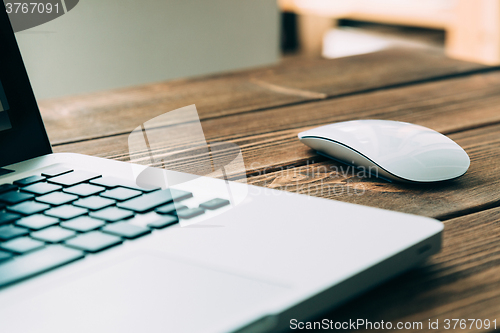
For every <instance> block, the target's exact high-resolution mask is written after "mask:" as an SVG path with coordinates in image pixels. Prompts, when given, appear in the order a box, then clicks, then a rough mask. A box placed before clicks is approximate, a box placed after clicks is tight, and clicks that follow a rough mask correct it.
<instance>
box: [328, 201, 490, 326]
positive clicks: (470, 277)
mask: <svg viewBox="0 0 500 333" xmlns="http://www.w3.org/2000/svg"><path fill="white" fill-rule="evenodd" d="M499 237H500V208H499V207H497V208H494V209H489V210H486V211H482V212H479V213H475V214H471V215H467V216H463V217H460V218H455V219H452V220H449V221H446V222H445V230H444V233H443V249H442V251H441V252H440V253H439V254H437V255H435V256H433V257H431V259H430V260H428V261H427V262H426V263H425V264H423V265H422V266H421V267H419V268H417V269H414V270H413V271H410V272H408V273H406V274H404V275H402V276H400V277H398V278H396V279H393V280H391V281H389V282H387V283H385V284H384V285H382V286H380V287H377V288H376V289H374V290H372V291H370V292H368V293H366V294H365V295H363V296H361V297H359V298H357V299H355V300H352V301H351V302H349V303H347V304H345V305H344V306H342V307H340V308H339V309H337V310H335V311H332V312H330V313H328V314H325V315H324V316H322V317H321V318H329V319H331V320H334V321H341V322H342V321H346V320H347V321H349V319H353V320H356V319H358V318H361V319H367V320H369V321H372V322H375V321H381V320H384V321H385V322H387V321H390V322H392V323H393V324H394V325H396V323H397V322H399V321H402V322H406V321H409V322H422V323H423V330H416V329H415V330H405V332H407V331H408V332H429V331H432V332H445V331H447V332H450V331H453V332H456V331H460V332H472V331H474V332H477V331H479V330H477V329H475V328H474V329H469V325H470V322H469V323H468V324H467V328H466V329H464V330H462V329H456V330H453V329H451V330H445V329H444V326H443V322H444V320H445V319H453V318H457V319H482V320H484V319H490V320H491V321H493V320H495V319H496V320H497V329H500V322H499V321H500V266H499V262H500V248H499V246H498V239H499ZM429 319H430V320H431V321H436V320H439V330H429V329H428V321H429ZM360 331H361V330H360ZM481 331H483V332H484V331H492V329H490V330H484V329H483V330H481Z"/></svg>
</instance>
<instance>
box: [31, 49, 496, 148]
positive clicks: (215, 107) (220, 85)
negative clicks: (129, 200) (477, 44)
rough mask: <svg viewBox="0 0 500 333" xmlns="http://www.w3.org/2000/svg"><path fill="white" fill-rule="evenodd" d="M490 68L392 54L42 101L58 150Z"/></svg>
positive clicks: (427, 55) (433, 56)
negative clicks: (155, 125) (169, 123)
mask: <svg viewBox="0 0 500 333" xmlns="http://www.w3.org/2000/svg"><path fill="white" fill-rule="evenodd" d="M488 68H489V67H486V66H483V65H478V64H474V63H468V62H462V61H457V60H452V59H448V58H445V57H444V56H443V55H442V54H440V53H434V52H431V51H417V50H411V49H393V50H386V51H382V52H377V53H371V54H366V55H360V56H355V57H346V58H340V59H334V60H326V59H300V60H291V61H284V62H283V63H281V64H279V65H277V66H274V67H267V68H261V69H256V70H248V71H243V72H238V73H229V74H224V75H217V76H208V77H202V78H196V79H188V80H176V81H171V82H162V83H156V84H150V85H145V86H140V87H135V88H128V89H121V90H114V91H107V92H100V93H94V94H89V95H82V96H73V97H66V98H60V99H54V100H45V101H40V103H39V104H40V110H41V113H42V116H43V119H44V122H45V126H46V128H47V132H48V135H49V138H50V140H51V142H52V143H53V144H60V143H64V142H75V141H79V140H86V139H91V138H99V137H106V136H112V135H117V134H122V133H126V132H130V131H132V130H133V129H134V128H135V127H136V126H138V125H140V124H141V123H142V122H144V121H146V120H149V119H151V118H154V117H156V116H158V115H161V114H163V113H165V112H168V111H171V110H174V109H177V108H180V107H183V106H187V105H191V104H196V105H197V107H198V112H199V115H200V118H201V119H202V120H203V119H212V118H217V117H222V116H227V115H234V114H241V113H245V112H250V111H254V110H260V109H269V108H273V107H278V106H283V105H291V104H294V103H301V102H306V101H314V100H320V99H327V98H332V97H335V96H341V95H346V94H355V93H359V92H363V91H369V90H374V89H381V88H384V87H391V86H395V85H401V84H408V83H411V82H416V81H422V80H430V79H434V78H439V77H447V76H450V75H460V74H463V73H468V72H471V71H480V70H487V69H488Z"/></svg>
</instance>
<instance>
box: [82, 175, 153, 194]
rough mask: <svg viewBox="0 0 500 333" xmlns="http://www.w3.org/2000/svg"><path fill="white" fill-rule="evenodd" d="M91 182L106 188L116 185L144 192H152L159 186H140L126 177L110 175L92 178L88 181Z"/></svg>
mask: <svg viewBox="0 0 500 333" xmlns="http://www.w3.org/2000/svg"><path fill="white" fill-rule="evenodd" d="M90 183H91V184H95V185H100V186H105V187H107V188H115V187H118V186H121V187H126V188H130V189H132V190H137V191H142V192H144V193H149V192H154V191H158V190H159V189H160V187H159V186H158V187H141V186H138V185H137V184H135V182H133V181H130V180H127V179H120V178H116V177H110V176H104V177H101V178H97V179H93V180H91V181H90Z"/></svg>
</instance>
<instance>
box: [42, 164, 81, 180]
mask: <svg viewBox="0 0 500 333" xmlns="http://www.w3.org/2000/svg"><path fill="white" fill-rule="evenodd" d="M72 171H73V169H70V168H66V167H54V168H50V169H49V170H45V171H44V172H42V176H44V177H47V178H51V177H56V176H60V175H62V174H65V173H68V172H72Z"/></svg>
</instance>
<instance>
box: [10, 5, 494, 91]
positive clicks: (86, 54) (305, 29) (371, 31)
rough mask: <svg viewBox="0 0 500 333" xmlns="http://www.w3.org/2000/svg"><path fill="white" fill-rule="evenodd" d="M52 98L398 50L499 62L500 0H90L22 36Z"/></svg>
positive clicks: (35, 73) (35, 80)
mask: <svg viewBox="0 0 500 333" xmlns="http://www.w3.org/2000/svg"><path fill="white" fill-rule="evenodd" d="M16 38H17V40H18V43H19V46H20V48H21V53H22V55H23V58H24V60H25V63H26V67H27V70H28V74H29V75H30V78H31V82H32V85H33V89H34V91H35V95H36V97H37V98H38V99H47V98H54V97H61V96H67V95H74V94H84V93H89V92H95V91H99V90H106V89H115V88H121V87H128V86H133V85H140V84H144V83H150V82H157V81H164V80H171V79H178V78H186V77H193V76H199V75H207V74H214V73H221V72H228V71H232V70H238V69H246V68H252V67H258V66H265V65H270V64H274V63H277V62H279V61H287V60H289V59H293V58H297V57H310V58H319V57H324V58H337V57H345V56H353V55H356V54H362V53H368V52H376V51H379V50H382V49H385V48H391V47H416V48H428V49H430V50H433V51H435V52H442V53H444V54H446V55H447V56H450V57H454V58H458V59H462V60H468V61H474V62H479V63H483V64H488V65H498V64H500V0H238V1H234V0H211V1H202V0H164V1H158V0H141V1H136V0H106V1H101V0H82V1H80V2H79V3H78V5H77V6H76V7H75V8H74V9H73V10H72V11H70V12H68V13H67V14H65V15H63V16H61V17H59V18H57V19H55V20H53V21H50V22H48V23H45V24H43V25H41V26H38V27H35V28H31V29H29V30H26V31H22V32H18V33H16Z"/></svg>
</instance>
